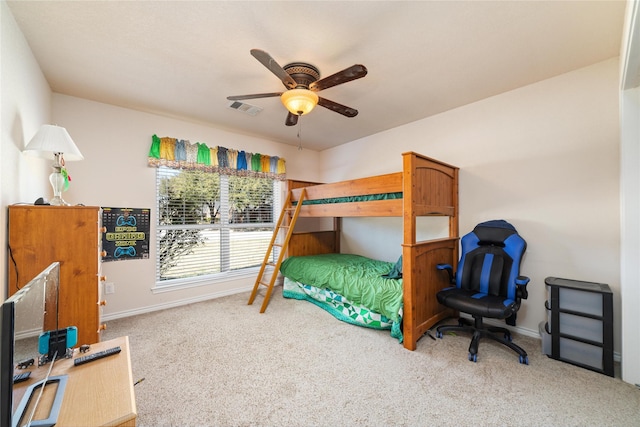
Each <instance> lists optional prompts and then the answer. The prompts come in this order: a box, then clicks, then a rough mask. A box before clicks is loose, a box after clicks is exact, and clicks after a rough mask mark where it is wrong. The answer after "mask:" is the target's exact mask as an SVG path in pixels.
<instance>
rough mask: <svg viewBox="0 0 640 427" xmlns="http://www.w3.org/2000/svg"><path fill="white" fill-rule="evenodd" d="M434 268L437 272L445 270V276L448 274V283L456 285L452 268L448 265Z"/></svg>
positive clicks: (438, 265)
mask: <svg viewBox="0 0 640 427" xmlns="http://www.w3.org/2000/svg"><path fill="white" fill-rule="evenodd" d="M436 268H437V269H438V270H446V271H447V274H449V283H456V279H455V277H454V276H453V267H451V265H450V264H437V265H436Z"/></svg>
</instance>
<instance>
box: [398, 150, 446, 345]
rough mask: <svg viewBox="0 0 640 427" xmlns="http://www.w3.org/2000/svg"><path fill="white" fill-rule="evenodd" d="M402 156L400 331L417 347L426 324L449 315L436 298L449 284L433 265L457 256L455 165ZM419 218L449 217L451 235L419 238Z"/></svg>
mask: <svg viewBox="0 0 640 427" xmlns="http://www.w3.org/2000/svg"><path fill="white" fill-rule="evenodd" d="M402 157H403V174H402V176H403V183H402V192H403V244H402V275H403V278H402V279H403V292H404V306H403V335H404V347H405V348H407V349H408V350H415V349H416V343H417V341H418V340H419V339H420V338H421V337H422V336H423V335H424V334H425V333H426V332H427V331H428V329H429V328H430V327H432V326H433V325H434V324H436V323H437V322H439V321H440V320H443V319H445V318H447V317H449V316H450V315H451V312H450V310H448V309H447V308H445V307H443V306H441V305H440V304H439V303H438V302H437V300H436V297H435V294H436V293H437V292H438V291H439V290H440V289H442V288H444V287H446V286H447V285H448V282H447V280H446V278H445V277H443V275H440V274H438V271H437V269H436V264H438V263H455V261H456V260H457V252H458V168H456V167H454V166H450V165H447V164H445V163H442V162H439V161H437V160H433V159H430V158H428V157H425V156H421V155H419V154H416V153H413V152H408V153H403V154H402ZM418 216H448V217H449V237H448V238H444V239H435V240H428V241H421V242H417V241H416V217H418ZM452 265H453V264H452Z"/></svg>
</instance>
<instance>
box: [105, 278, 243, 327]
mask: <svg viewBox="0 0 640 427" xmlns="http://www.w3.org/2000/svg"><path fill="white" fill-rule="evenodd" d="M252 289H253V287H252V286H249V287H242V288H235V289H230V290H226V291H223V292H213V293H210V294H205V295H199V296H197V297H194V298H185V299H181V300H175V301H171V302H168V303H164V304H157V305H150V306H147V307H141V308H137V309H135V310H125V311H120V312H117V313H110V314H107V315H104V316H102V321H103V322H108V321H109V320H115V319H122V318H125V317H131V316H137V315H139V314H145V313H152V312H154V311H160V310H166V309H169V308H174V307H181V306H183V305H188V304H193V303H197V302H203V301H208V300H210V299H215V298H221V297H226V296H229V295H235V294H239V293H241V292H248V291H250V290H252Z"/></svg>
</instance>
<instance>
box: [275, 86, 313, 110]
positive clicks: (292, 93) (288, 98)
mask: <svg viewBox="0 0 640 427" xmlns="http://www.w3.org/2000/svg"><path fill="white" fill-rule="evenodd" d="M280 100H281V101H282V103H283V104H284V106H285V107H286V108H287V110H289V112H290V113H291V114H295V115H297V116H303V115H305V114H308V113H309V112H311V110H313V108H314V107H315V106H316V105H317V104H318V95H316V93H315V92H312V91H310V90H309V89H290V90H288V91H286V92H284V93H283V94H282V95H280Z"/></svg>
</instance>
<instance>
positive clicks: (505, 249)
mask: <svg viewBox="0 0 640 427" xmlns="http://www.w3.org/2000/svg"><path fill="white" fill-rule="evenodd" d="M461 245H462V254H461V256H460V262H459V263H458V270H457V272H456V273H455V275H454V274H453V268H452V267H451V266H450V265H448V264H438V265H437V268H438V270H446V271H447V272H448V273H449V279H450V281H451V283H452V284H454V285H455V286H452V287H449V288H445V289H443V290H441V291H440V292H438V293H437V298H438V302H439V303H440V304H443V305H445V306H447V307H449V308H452V309H454V310H456V311H459V312H462V313H467V314H470V315H471V316H472V317H473V319H474V322H473V323H472V322H470V321H469V320H468V319H464V318H460V319H459V320H458V325H441V326H438V327H437V328H436V336H437V337H438V338H442V336H443V334H444V333H445V332H448V331H455V332H470V333H472V334H473V338H472V339H471V344H470V345H469V360H470V361H472V362H476V361H477V360H478V342H479V341H480V338H485V337H487V338H491V339H493V340H495V341H497V342H499V343H501V344H504V345H506V346H507V347H509V348H511V349H512V350H514V351H515V352H516V353H518V355H519V356H520V363H523V364H526V365H528V364H529V357H528V356H527V352H526V351H524V350H523V349H522V348H521V347H519V346H517V345H515V344H514V343H513V342H512V338H511V333H510V332H509V330H508V329H506V328H501V327H492V326H487V327H485V326H484V325H483V322H482V319H483V318H485V317H487V318H493V319H505V321H506V323H507V324H508V325H511V326H514V325H515V322H516V314H517V312H518V310H519V309H520V300H521V299H526V298H527V296H528V294H527V283H529V278H528V277H526V276H521V275H520V262H521V261H522V256H523V255H524V252H525V250H526V249H527V243H526V242H525V241H524V239H522V237H520V235H519V234H518V232H517V231H516V229H515V228H514V227H513V225H511V224H509V223H508V222H506V221H504V220H493V221H487V222H483V223H481V224H478V225H476V227H475V228H474V229H473V231H472V232H471V233H469V234H467V235H465V236H464V237H462V239H461Z"/></svg>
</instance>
